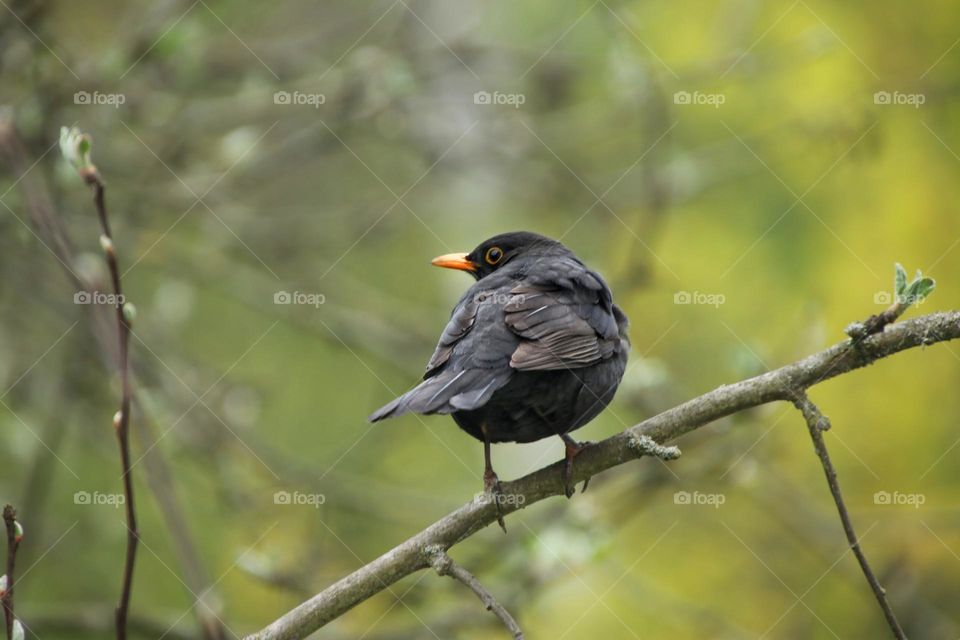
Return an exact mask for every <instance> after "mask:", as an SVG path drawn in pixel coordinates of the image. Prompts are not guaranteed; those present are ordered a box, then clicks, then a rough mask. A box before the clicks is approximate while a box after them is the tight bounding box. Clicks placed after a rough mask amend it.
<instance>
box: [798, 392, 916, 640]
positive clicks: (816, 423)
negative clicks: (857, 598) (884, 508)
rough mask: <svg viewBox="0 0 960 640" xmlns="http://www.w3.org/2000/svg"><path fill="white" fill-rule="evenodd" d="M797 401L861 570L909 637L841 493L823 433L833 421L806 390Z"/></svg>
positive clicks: (899, 632) (899, 634)
mask: <svg viewBox="0 0 960 640" xmlns="http://www.w3.org/2000/svg"><path fill="white" fill-rule="evenodd" d="M793 403H794V405H795V406H796V407H797V409H799V410H800V413H802V414H803V417H804V419H805V420H806V422H807V429H808V430H809V431H810V437H811V438H812V439H813V447H814V449H815V450H816V452H817V457H819V458H820V464H821V465H823V473H824V475H826V477H827V484H828V485H829V486H830V493H831V494H832V495H833V501H834V502H835V503H836V505H837V512H838V513H839V514H840V522H841V523H842V524H843V532H844V533H845V534H846V536H847V542H849V543H850V548H851V549H852V550H853V554H854V555H855V556H856V557H857V562H859V563H860V569H861V570H862V571H863V575H864V576H865V577H866V579H867V582H868V583H869V584H870V588H871V589H872V590H873V595H874V596H876V598H877V602H878V603H879V604H880V608H881V609H882V610H883V616H884V617H885V618H886V619H887V624H888V625H889V626H890V630H891V631H892V632H893V636H894V637H895V638H897V640H905V639H906V637H907V636H906V634H904V632H903V628H902V627H901V626H900V623H899V622H898V621H897V616H896V615H894V613H893V609H892V608H891V607H890V603H889V602H887V595H886V594H887V592H886V590H885V589H884V588H883V587H882V586H881V585H880V581H879V580H877V576H876V575H875V574H874V573H873V569H871V568H870V563H869V562H867V557H866V556H865V555H864V554H863V550H862V549H861V548H860V541H859V538H857V534H856V532H855V531H854V529H853V523H852V522H851V520H850V514H849V512H848V511H847V505H846V504H845V503H844V501H843V495H842V494H841V493H840V483H839V482H838V481H837V470H836V469H835V468H834V466H833V462H831V460H830V454H829V452H828V451H827V443H826V442H825V441H824V439H823V432H824V431H826V430H828V429H829V428H830V421H829V420H828V419H827V417H826V416H824V415H823V413H821V412H820V409H819V408H817V405H815V404H814V403H813V402H812V401H811V400H810V398H809V397H808V396H807V394H806V393H805V392H803V391H800V392H798V393H797V394H796V397H795V399H794V402H793Z"/></svg>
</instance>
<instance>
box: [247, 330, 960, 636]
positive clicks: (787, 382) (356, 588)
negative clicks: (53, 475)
mask: <svg viewBox="0 0 960 640" xmlns="http://www.w3.org/2000/svg"><path fill="white" fill-rule="evenodd" d="M958 337H960V311H950V312H941V313H932V314H930V315H926V316H922V317H920V318H916V319H913V320H908V321H906V322H902V323H898V324H892V325H889V326H887V327H886V328H885V330H884V331H882V332H879V333H876V334H873V335H868V336H864V337H862V338H861V339H859V340H858V341H857V342H856V348H854V346H853V342H852V341H850V340H847V341H844V342H842V343H839V344H836V345H834V346H832V347H830V348H828V349H825V350H823V351H821V352H819V353H815V354H813V355H811V356H808V357H806V358H804V359H803V360H800V361H798V362H795V363H793V364H789V365H786V366H784V367H781V368H779V369H775V370H773V371H769V372H767V373H764V374H762V375H759V376H756V377H753V378H750V379H747V380H743V381H741V382H737V383H734V384H730V385H723V386H721V387H719V388H717V389H714V390H713V391H710V392H709V393H706V394H704V395H702V396H700V397H698V398H694V399H693V400H689V401H687V402H685V403H683V404H681V405H679V406H677V407H674V408H672V409H668V410H667V411H664V412H663V413H660V414H658V415H656V416H653V417H651V418H648V419H646V420H644V421H643V422H641V423H639V424H637V425H635V426H633V427H630V428H629V429H626V430H625V431H622V432H620V433H618V434H617V435H614V436H612V437H610V438H607V439H606V440H603V441H601V442H598V443H596V444H594V445H592V446H590V447H588V448H586V449H584V450H583V451H582V452H581V453H580V454H579V455H578V456H577V463H576V464H575V465H574V468H573V481H574V482H581V481H583V480H585V479H586V478H589V477H591V476H593V475H595V474H597V473H599V472H601V471H605V470H606V469H610V468H612V467H615V466H618V465H621V464H623V463H625V462H628V461H630V460H634V459H636V458H639V457H641V456H642V455H644V454H645V453H646V452H645V451H644V449H645V447H643V446H638V442H646V441H645V440H640V439H641V438H643V437H646V438H650V439H652V440H653V441H654V442H655V443H660V444H662V443H664V442H668V441H671V440H674V439H676V438H679V437H680V436H682V435H684V434H686V433H689V432H690V431H693V430H694V429H697V428H699V427H701V426H703V425H705V424H707V423H710V422H713V421H714V420H717V419H719V418H722V417H724V416H728V415H731V414H733V413H737V412H739V411H743V410H745V409H750V408H752V407H756V406H759V405H762V404H767V403H770V402H777V401H789V402H792V401H793V400H794V399H795V398H796V394H797V393H798V392H802V391H805V390H806V389H808V388H809V387H812V386H813V385H815V384H818V383H820V382H822V381H824V380H827V379H830V378H834V377H836V376H839V375H842V374H845V373H847V372H850V371H853V370H855V369H859V368H861V367H865V366H867V365H869V364H871V363H873V362H875V361H877V360H879V359H882V358H886V357H888V356H891V355H893V354H895V353H898V352H900V351H904V350H906V349H911V348H914V347H918V346H922V345H929V344H934V343H936V342H943V341H947V340H954V339H956V338H958ZM646 448H649V447H646ZM562 469H563V462H562V461H561V462H557V463H554V464H552V465H549V466H547V467H544V468H542V469H540V470H538V471H535V472H533V473H531V474H529V475H527V476H524V477H523V478H520V479H518V480H515V481H512V482H504V483H503V484H502V489H501V490H502V492H503V493H504V494H515V495H517V496H518V497H519V496H521V495H522V496H523V498H524V499H523V500H519V499H518V500H511V501H506V504H502V505H501V509H502V513H503V514H504V515H507V514H509V513H512V512H513V511H516V510H517V509H519V508H521V506H527V505H531V504H533V503H535V502H539V501H541V500H544V499H546V498H549V497H551V496H558V495H563V492H564V483H563V480H562V477H561V471H562ZM496 520H497V508H496V506H495V505H494V504H493V503H492V502H491V501H471V502H469V503H467V504H465V505H464V506H462V507H460V508H459V509H457V510H456V511H454V512H453V513H451V514H449V515H447V516H445V517H444V518H442V519H441V520H439V521H437V522H435V523H434V524H432V525H430V526H429V527H427V528H426V529H424V530H423V531H421V532H420V533H418V534H416V535H415V536H413V537H411V538H409V539H408V540H406V541H405V542H403V543H401V544H400V545H398V546H397V547H394V548H393V549H391V550H389V551H387V552H386V553H384V554H383V555H382V556H380V557H379V558H377V559H375V560H373V561H372V562H370V563H369V564H367V565H365V566H363V567H361V568H359V569H357V570H356V571H354V572H353V573H351V574H350V575H348V576H346V577H344V578H342V579H341V580H339V581H337V582H336V583H334V584H333V585H331V586H329V587H327V588H326V589H325V590H323V591H321V592H320V593H319V594H317V595H315V596H313V597H312V598H310V599H309V600H307V601H306V602H304V603H303V604H301V605H299V606H298V607H296V608H295V609H293V610H292V611H289V612H288V613H286V614H284V615H283V616H282V617H280V618H279V619H277V620H276V621H274V622H273V623H271V624H270V625H269V626H267V627H266V628H264V629H263V630H261V631H259V632H257V633H255V634H252V635H250V636H248V639H247V640H293V639H298V638H303V637H305V636H307V635H309V634H310V633H312V632H314V631H316V630H317V629H319V628H320V627H322V626H324V625H325V624H326V623H328V622H330V621H331V620H333V619H335V618H337V617H338V616H340V615H342V614H343V613H345V612H346V611H349V610H350V609H351V608H353V607H354V606H356V605H357V604H359V603H361V602H363V601H364V600H366V599H368V598H370V597H371V596H373V595H374V594H376V593H379V592H380V591H382V590H384V589H386V588H387V587H388V586H389V585H391V584H393V583H395V582H396V581H397V580H400V579H401V578H403V577H405V576H408V575H410V574H412V573H415V572H417V571H420V570H422V569H426V568H428V567H430V566H431V565H430V560H429V556H428V554H427V553H426V550H428V549H436V548H438V549H442V550H444V551H446V550H447V549H449V548H450V547H452V546H453V545H455V544H457V543H458V542H461V541H463V540H465V539H466V538H468V537H470V536H471V535H473V534H474V533H476V532H477V531H479V530H480V529H483V528H484V527H486V526H488V525H489V524H491V523H492V522H496Z"/></svg>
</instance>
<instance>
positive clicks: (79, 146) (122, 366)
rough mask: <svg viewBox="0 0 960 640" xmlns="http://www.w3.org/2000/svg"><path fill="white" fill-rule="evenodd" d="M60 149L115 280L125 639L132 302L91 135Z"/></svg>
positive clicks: (64, 136) (133, 523)
mask: <svg viewBox="0 0 960 640" xmlns="http://www.w3.org/2000/svg"><path fill="white" fill-rule="evenodd" d="M60 148H61V151H62V152H63V154H64V156H65V157H66V159H67V160H68V161H69V162H71V164H73V165H74V167H75V168H76V169H77V172H78V173H79V174H80V177H81V178H83V181H84V182H85V183H86V184H87V185H88V186H89V187H90V189H91V190H92V191H93V204H94V207H95V208H96V210H97V218H98V219H99V221H100V231H101V234H100V247H101V248H102V249H103V253H104V256H105V257H106V260H107V266H108V267H109V269H110V279H111V281H112V283H113V294H114V298H115V299H114V301H113V302H114V305H115V307H116V316H117V345H118V350H117V353H118V358H119V363H118V366H119V370H120V382H121V389H122V391H121V397H120V410H119V411H117V413H116V414H115V415H114V417H113V426H114V430H115V432H116V435H117V443H118V445H119V447H120V465H121V468H122V470H123V476H122V479H123V493H124V496H125V500H124V507H125V513H126V518H127V523H126V524H127V552H126V558H125V561H124V566H123V582H122V585H121V589H120V599H119V601H118V603H117V610H116V628H117V640H126V637H127V614H128V612H129V610H130V595H131V593H132V591H133V567H134V564H135V563H136V559H137V544H138V543H139V541H140V532H139V530H138V529H137V511H136V506H135V504H134V497H133V476H132V475H131V473H130V402H131V399H132V396H133V394H132V390H131V385H130V357H129V348H130V325H131V322H132V320H133V316H134V313H135V311H134V309H133V305H130V304H127V303H126V301H125V300H124V297H123V287H122V285H121V282H120V265H119V263H118V262H117V253H116V249H115V247H114V244H113V233H112V232H111V230H110V217H109V215H108V214H107V204H106V195H105V191H106V188H105V186H104V184H103V179H102V178H101V177H100V172H99V171H97V167H96V166H95V165H94V164H93V163H92V162H90V137H89V136H87V135H86V134H81V133H80V132H79V131H77V130H76V129H73V130H69V129H67V128H66V127H64V128H63V131H62V132H61V135H60Z"/></svg>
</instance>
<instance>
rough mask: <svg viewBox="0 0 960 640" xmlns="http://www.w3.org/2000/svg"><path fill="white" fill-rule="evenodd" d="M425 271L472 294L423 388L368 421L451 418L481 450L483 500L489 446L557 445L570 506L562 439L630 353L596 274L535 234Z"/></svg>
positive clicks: (609, 395)
mask: <svg viewBox="0 0 960 640" xmlns="http://www.w3.org/2000/svg"><path fill="white" fill-rule="evenodd" d="M433 264H434V265H436V266H438V267H446V268H448V269H459V270H462V271H466V272H468V273H470V274H471V275H472V276H473V277H474V278H475V279H476V283H475V284H474V285H473V286H471V287H470V288H469V289H468V290H467V292H466V293H465V294H464V295H463V297H462V298H460V301H459V302H458V303H457V305H456V306H455V307H454V309H453V313H452V314H451V317H450V321H449V322H448V323H447V326H446V328H444V330H443V334H442V335H441V336H440V342H439V344H437V348H436V351H434V353H433V357H432V358H430V362H429V363H427V371H426V373H425V374H424V376H423V377H424V381H423V382H421V383H420V384H419V385H417V386H416V387H415V388H414V389H412V390H410V391H408V392H407V393H405V394H403V395H402V396H400V397H399V398H397V399H396V400H394V401H393V402H390V403H389V404H387V405H386V406H384V407H382V408H380V409H379V410H377V411H376V412H375V413H373V414H372V415H371V416H370V418H369V419H370V421H371V422H376V421H378V420H383V419H384V418H391V417H394V416H398V415H401V414H404V413H407V412H412V413H419V414H435V413H441V414H443V413H447V414H450V415H452V416H453V419H454V420H455V421H456V423H457V424H458V425H459V426H460V428H461V429H463V430H464V431H466V432H467V433H469V434H470V435H471V436H473V437H474V438H476V439H477V440H480V441H481V442H483V446H484V449H483V451H484V461H485V467H484V476H483V478H484V488H485V489H486V491H487V492H490V493H493V494H494V495H496V494H498V493H499V479H498V478H497V474H496V473H494V471H493V467H492V465H491V462H490V444H491V443H494V442H533V441H534V440H539V439H541V438H546V437H548V436H560V437H561V438H562V439H563V441H564V445H565V447H566V456H565V460H566V464H565V466H564V473H563V478H564V485H565V489H566V493H567V497H570V496H571V495H572V494H573V486H572V483H571V475H572V471H573V459H574V457H575V456H576V455H577V454H578V453H579V452H580V451H581V450H582V449H583V447H584V446H585V443H579V442H577V441H576V440H574V439H573V438H571V437H570V435H569V434H570V432H571V431H573V430H574V429H579V428H580V427H582V426H583V425H585V424H587V423H588V422H590V421H591V420H592V419H593V418H594V417H596V416H597V414H599V413H600V412H601V411H603V409H604V408H605V407H606V406H607V405H608V404H609V403H610V401H611V400H612V399H613V396H614V393H616V390H617V387H618V386H619V384H620V379H621V378H622V376H623V371H624V368H625V366H626V362H627V352H628V350H629V348H630V341H629V338H628V337H627V328H628V325H629V323H628V321H627V317H626V315H624V313H623V311H621V310H620V308H619V307H618V306H617V305H615V304H614V303H613V298H612V294H611V293H610V288H609V287H608V286H607V284H606V282H604V280H603V278H601V277H600V275H599V274H597V273H596V272H595V271H592V270H590V269H589V268H588V267H587V266H586V265H584V264H583V262H581V261H580V259H579V258H577V257H576V256H575V255H574V254H573V252H572V251H570V250H569V249H567V248H566V247H565V246H563V245H562V244H560V243H559V242H557V241H555V240H551V239H550V238H547V237H545V236H541V235H539V234H536V233H529V232H523V231H520V232H512V233H504V234H501V235H498V236H495V237H493V238H490V239H489V240H487V241H486V242H483V243H482V244H481V245H480V246H478V247H477V248H476V249H474V250H473V251H471V252H470V253H451V254H447V255H443V256H440V257H438V258H434V260H433ZM584 488H586V483H584ZM498 506H499V502H498ZM501 524H502V520H501Z"/></svg>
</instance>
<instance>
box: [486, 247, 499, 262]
mask: <svg viewBox="0 0 960 640" xmlns="http://www.w3.org/2000/svg"><path fill="white" fill-rule="evenodd" d="M483 259H484V260H486V261H487V264H497V263H498V262H500V261H501V260H503V250H502V249H501V248H500V247H490V248H489V249H487V253H486V254H485V255H484V256H483Z"/></svg>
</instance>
